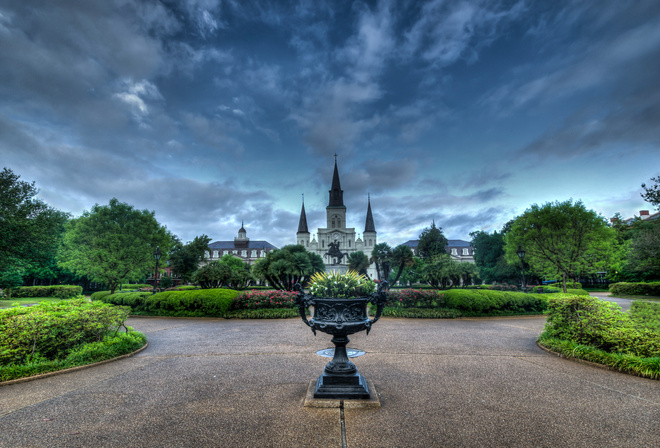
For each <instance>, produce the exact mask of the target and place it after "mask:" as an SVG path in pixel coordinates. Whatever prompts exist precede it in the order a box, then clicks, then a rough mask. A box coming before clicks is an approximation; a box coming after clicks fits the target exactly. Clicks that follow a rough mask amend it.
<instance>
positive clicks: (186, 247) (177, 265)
mask: <svg viewBox="0 0 660 448" xmlns="http://www.w3.org/2000/svg"><path fill="white" fill-rule="evenodd" d="M210 242H211V238H209V237H208V236H206V235H200V236H196V237H195V239H194V240H192V241H189V242H187V243H186V244H183V243H181V241H179V239H178V238H176V237H175V239H174V243H173V245H172V250H171V251H170V267H171V268H172V270H173V271H174V273H176V274H177V275H179V276H181V281H182V282H183V283H188V282H190V281H191V279H192V275H193V273H194V272H195V271H196V270H197V269H198V268H199V265H200V263H201V262H202V261H203V260H204V253H205V252H206V251H207V250H208V247H209V243H210Z"/></svg>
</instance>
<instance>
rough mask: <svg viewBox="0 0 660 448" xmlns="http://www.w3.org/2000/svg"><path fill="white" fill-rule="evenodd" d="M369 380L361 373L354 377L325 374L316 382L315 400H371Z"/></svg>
mask: <svg viewBox="0 0 660 448" xmlns="http://www.w3.org/2000/svg"><path fill="white" fill-rule="evenodd" d="M370 397H371V394H370V393H369V386H368V385H367V380H366V379H364V377H363V376H362V375H360V374H359V373H357V372H356V373H355V374H353V375H346V376H344V375H341V376H340V375H327V374H325V373H324V374H323V375H321V376H320V377H319V379H317V380H316V388H315V389H314V398H341V399H348V400H350V399H365V398H370Z"/></svg>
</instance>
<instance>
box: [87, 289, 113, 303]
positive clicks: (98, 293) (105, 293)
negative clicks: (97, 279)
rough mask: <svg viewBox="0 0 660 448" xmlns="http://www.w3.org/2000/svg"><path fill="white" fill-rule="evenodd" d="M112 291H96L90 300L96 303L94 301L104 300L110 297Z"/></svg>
mask: <svg viewBox="0 0 660 448" xmlns="http://www.w3.org/2000/svg"><path fill="white" fill-rule="evenodd" d="M109 295H110V291H96V292H95V293H92V295H91V296H89V298H90V299H91V300H92V301H94V300H101V301H102V300H103V298H104V297H106V296H109Z"/></svg>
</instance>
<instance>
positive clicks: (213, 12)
mask: <svg viewBox="0 0 660 448" xmlns="http://www.w3.org/2000/svg"><path fill="white" fill-rule="evenodd" d="M335 153H336V154H338V165H339V171H340V175H341V182H342V188H343V189H344V200H345V203H346V205H347V207H348V217H349V225H350V226H352V227H356V230H357V231H358V232H359V233H361V232H362V231H363V230H364V221H365V213H366V208H367V195H368V194H370V195H371V204H372V208H373V211H374V218H375V223H376V230H377V231H378V236H379V240H380V241H381V242H382V241H387V242H389V243H390V244H391V245H396V244H399V243H401V242H404V241H406V240H408V239H413V238H416V237H417V236H418V235H419V233H420V231H421V230H422V229H423V228H424V227H427V226H428V225H429V224H430V223H431V221H432V220H433V219H435V222H436V223H437V224H438V225H440V226H441V227H442V228H443V229H444V232H445V234H446V235H447V236H448V237H449V238H455V239H469V236H468V234H469V232H471V231H474V230H479V229H482V230H486V231H491V230H497V229H500V228H501V226H502V225H503V224H504V223H505V222H507V221H508V220H510V219H512V218H513V217H515V216H516V215H518V214H520V213H522V212H523V211H524V210H525V209H526V208H527V207H529V205H531V204H533V203H538V204H542V203H545V202H548V201H555V200H567V199H570V198H572V199H574V200H578V199H581V200H582V201H583V202H584V203H585V205H586V206H587V207H588V208H591V209H594V210H596V211H598V212H599V213H601V214H602V215H603V216H604V217H611V216H612V215H613V214H614V213H615V212H620V213H621V214H622V215H623V216H624V217H629V216H632V215H634V214H638V213H639V210H642V209H650V208H651V206H650V205H649V204H646V203H645V202H644V201H643V200H642V199H641V197H640V195H639V193H640V191H641V188H640V185H641V183H643V182H648V181H649V179H650V178H651V177H653V176H656V175H659V174H660V2H658V1H657V0H648V1H645V0H631V1H625V0H617V1H607V2H605V1H601V0H592V1H579V0H575V1H559V0H558V1H547V0H537V1H534V0H520V1H506V0H502V1H496V0H459V1H454V0H435V1H433V0H430V1H426V2H423V1H405V0H401V1H385V0H384V1H369V2H362V1H341V0H328V1H327V2H324V1H321V0H300V1H280V0H277V1H276V0H271V1H249V0H188V1H183V0H181V1H178V0H177V1H175V0H161V1H155V0H143V1H138V0H58V1H43V0H0V167H7V168H10V169H11V170H13V171H14V173H16V174H19V175H20V176H21V177H22V179H24V180H28V181H35V182H36V184H37V187H38V188H39V189H40V196H41V198H42V199H44V200H45V201H46V202H47V203H48V204H50V205H51V206H53V207H55V208H58V209H61V210H64V211H68V212H70V213H71V214H72V215H74V216H77V215H80V213H82V212H83V210H89V209H90V208H91V207H92V206H93V205H94V204H95V203H99V204H107V203H108V201H109V200H110V199H111V198H113V197H116V198H118V199H119V200H120V201H122V202H127V203H129V204H131V205H133V206H135V207H136V208H139V209H145V208H146V209H149V210H154V211H155V212H156V217H157V219H158V220H159V221H160V222H161V223H162V224H164V225H166V226H167V228H168V229H169V230H170V231H172V232H173V233H174V234H176V235H178V236H179V237H180V238H181V239H182V240H183V241H189V240H191V239H192V238H194V237H195V236H196V235H201V234H207V235H209V236H210V237H211V238H212V239H213V240H226V239H231V238H233V237H234V236H236V234H237V231H238V228H239V227H240V224H241V221H242V220H244V221H245V226H246V228H247V230H248V237H250V238H251V239H265V240H268V241H270V242H271V243H273V244H275V245H277V246H282V245H284V244H288V243H292V242H294V238H295V232H296V230H297V224H298V218H299V214H300V206H301V197H302V194H304V195H305V208H306V209H307V218H308V222H309V224H310V231H312V232H314V230H313V229H311V228H312V227H313V228H316V227H320V226H324V225H325V206H326V205H327V203H328V190H329V188H330V182H331V179H332V170H333V163H334V157H333V155H334V154H335Z"/></svg>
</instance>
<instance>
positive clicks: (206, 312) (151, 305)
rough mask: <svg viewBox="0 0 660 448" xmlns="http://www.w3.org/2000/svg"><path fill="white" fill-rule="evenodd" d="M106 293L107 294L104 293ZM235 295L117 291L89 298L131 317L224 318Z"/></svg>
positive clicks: (209, 291) (225, 292) (222, 292)
mask: <svg viewBox="0 0 660 448" xmlns="http://www.w3.org/2000/svg"><path fill="white" fill-rule="evenodd" d="M105 292H107V291H105ZM237 295H238V292H237V291H234V290H233V289H198V290H189V291H164V292H159V293H156V294H152V293H151V292H120V293H115V294H105V295H104V294H98V295H94V294H93V295H92V300H100V301H102V302H105V303H112V304H114V305H124V306H128V307H130V309H131V313H132V314H138V315H148V316H178V317H224V316H225V314H226V313H227V311H229V309H230V308H231V305H232V302H233V301H234V298H235V297H236V296H237Z"/></svg>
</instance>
